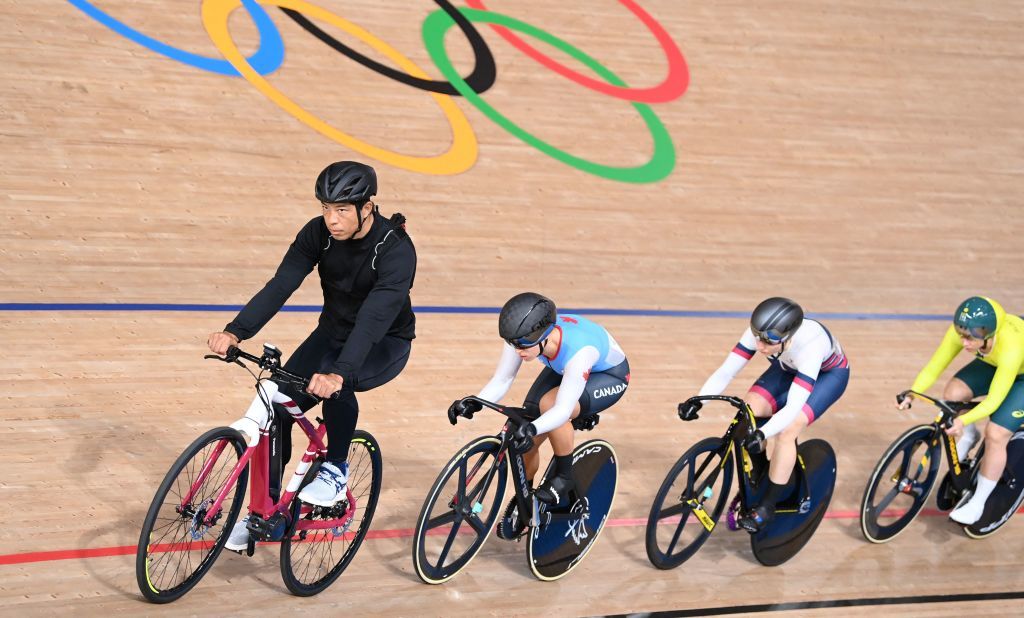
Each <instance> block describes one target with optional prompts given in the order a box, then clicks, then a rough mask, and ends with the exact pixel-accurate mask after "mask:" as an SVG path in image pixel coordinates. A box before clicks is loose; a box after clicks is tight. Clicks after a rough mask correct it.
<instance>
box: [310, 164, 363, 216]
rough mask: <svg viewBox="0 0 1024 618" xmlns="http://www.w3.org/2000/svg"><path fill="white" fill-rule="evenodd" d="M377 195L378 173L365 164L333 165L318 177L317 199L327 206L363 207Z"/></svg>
mask: <svg viewBox="0 0 1024 618" xmlns="http://www.w3.org/2000/svg"><path fill="white" fill-rule="evenodd" d="M374 195H377V173H376V172H374V171H373V168H372V167H370V166H369V165H366V164H364V163H356V162H355V161H338V162H337V163H331V164H330V165H328V166H327V167H325V168H324V171H322V172H320V175H319V176H317V177H316V199H318V200H320V201H321V202H323V203H325V204H355V205H357V206H362V205H363V204H365V203H366V201H367V200H369V199H370V198H371V197H373V196H374Z"/></svg>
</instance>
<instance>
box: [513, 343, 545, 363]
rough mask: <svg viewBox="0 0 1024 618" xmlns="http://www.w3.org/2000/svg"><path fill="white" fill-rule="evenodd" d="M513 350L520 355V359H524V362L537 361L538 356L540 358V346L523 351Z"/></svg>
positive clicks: (522, 349) (523, 349)
mask: <svg viewBox="0 0 1024 618" xmlns="http://www.w3.org/2000/svg"><path fill="white" fill-rule="evenodd" d="M513 349H514V350H515V351H516V354H518V355H519V358H521V359H523V360H524V361H532V360H533V359H535V358H537V357H538V356H540V344H537V345H535V346H531V347H529V348H521V349H520V348H513Z"/></svg>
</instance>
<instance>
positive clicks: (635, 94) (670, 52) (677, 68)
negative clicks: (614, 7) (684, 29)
mask: <svg viewBox="0 0 1024 618" xmlns="http://www.w3.org/2000/svg"><path fill="white" fill-rule="evenodd" d="M619 2H620V3H621V4H622V5H623V6H625V7H626V8H627V9H629V10H630V12H632V13H633V14H634V15H636V16H637V18H639V19H640V21H642V22H643V23H644V25H645V26H647V29H648V30H650V31H651V34H653V35H654V38H655V39H657V41H658V43H659V44H660V45H661V49H662V50H663V51H664V52H665V58H666V59H667V60H668V75H666V76H665V79H664V81H662V82H661V83H660V84H658V85H657V86H654V87H651V88H628V87H623V86H613V85H612V84H609V83H608V82H603V81H600V80H596V79H594V78H592V77H589V76H587V75H583V74H582V73H577V72H576V71H574V70H572V69H570V68H569V67H567V66H565V65H563V64H561V63H560V62H558V61H556V60H554V59H552V58H550V57H548V56H546V55H544V54H542V53H541V52H539V51H537V50H536V49H535V48H534V47H532V46H531V45H530V44H529V43H526V42H525V41H523V40H522V39H521V38H519V37H518V36H517V35H515V34H513V33H512V32H511V31H509V30H508V29H507V28H503V27H501V26H497V25H493V24H492V25H491V28H493V29H494V31H495V32H497V33H498V34H499V35H501V37H502V38H503V39H505V40H506V41H508V42H509V43H511V44H512V46H513V47H515V48H516V49H518V50H519V51H521V52H523V53H524V54H526V55H527V56H529V57H531V58H533V59H534V60H536V61H537V62H539V63H541V64H543V65H544V66H546V67H547V68H549V69H551V70H552V71H554V72H555V73H558V74H559V75H561V76H562V77H565V78H568V79H571V80H572V81H574V82H576V83H577V84H580V85H581V86H586V87H587V88H590V89H591V90H596V91H597V92H600V93H602V94H606V95H608V96H611V97H615V98H617V99H624V100H626V101H635V102H638V103H664V102H666V101H671V100H673V99H676V98H678V97H680V96H682V94H683V93H684V92H686V88H687V87H688V86H689V85H690V69H689V67H687V66H686V60H685V59H684V58H683V53H682V52H681V51H679V47H678V46H677V45H676V44H675V42H674V41H673V40H672V37H670V36H669V35H668V33H667V32H665V29H664V28H662V27H661V24H659V23H658V22H657V21H655V19H654V18H653V17H651V16H650V14H648V13H647V12H646V11H644V10H643V9H642V8H640V6H639V5H637V4H636V2H634V1H633V0H619ZM466 6H469V7H471V8H474V9H480V10H482V11H489V10H490V9H488V8H487V7H486V6H484V3H483V2H482V0H466Z"/></svg>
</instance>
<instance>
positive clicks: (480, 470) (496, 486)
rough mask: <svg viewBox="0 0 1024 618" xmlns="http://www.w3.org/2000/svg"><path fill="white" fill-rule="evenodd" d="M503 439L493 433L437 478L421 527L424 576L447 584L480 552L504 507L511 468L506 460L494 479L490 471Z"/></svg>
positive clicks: (418, 533)
mask: <svg viewBox="0 0 1024 618" xmlns="http://www.w3.org/2000/svg"><path fill="white" fill-rule="evenodd" d="M499 446H500V442H499V441H498V440H497V439H496V438H487V439H485V440H484V441H481V442H477V443H476V444H474V445H472V446H471V447H469V448H468V449H466V450H464V451H463V452H462V453H460V454H459V455H458V456H456V458H454V459H453V460H452V461H451V462H450V463H449V465H448V466H447V467H446V468H445V471H444V472H442V475H441V477H439V478H438V480H437V481H435V483H434V486H433V488H432V490H431V493H430V495H429V496H428V498H427V502H426V503H425V504H424V505H423V511H422V512H421V513H420V518H419V523H418V525H417V529H416V547H415V548H414V550H415V557H416V567H417V573H418V574H419V575H420V578H421V579H423V580H424V581H427V582H429V583H441V582H442V581H445V580H447V579H449V578H451V577H452V576H453V575H455V574H456V573H457V572H459V571H460V570H461V569H463V568H464V567H465V566H466V565H467V564H469V562H470V561H471V560H472V559H473V557H474V556H476V554H477V552H479V550H480V549H481V548H482V547H483V544H484V543H485V542H486V541H487V538H488V537H489V536H490V531H491V529H492V528H493V527H494V523H495V521H496V520H497V518H498V515H499V512H500V510H501V505H500V502H501V499H502V497H503V494H504V489H505V481H506V474H507V469H506V468H505V465H504V462H501V463H500V464H499V466H498V469H497V470H496V471H495V474H494V476H493V477H492V478H491V480H490V482H485V480H486V476H487V472H488V470H489V469H490V467H491V465H492V464H493V462H494V456H495V454H496V452H497V451H498V448H499Z"/></svg>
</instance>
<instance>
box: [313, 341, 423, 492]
mask: <svg viewBox="0 0 1024 618" xmlns="http://www.w3.org/2000/svg"><path fill="white" fill-rule="evenodd" d="M411 348H412V346H411V342H410V341H409V340H408V339H401V338H399V337H384V338H383V339H381V340H380V341H379V342H378V343H377V344H376V345H374V346H373V348H371V349H370V352H369V353H368V354H367V356H366V360H365V361H364V362H363V364H362V366H361V367H360V368H359V369H358V370H357V371H356V372H355V373H354V374H353V375H351V376H349V377H348V379H347V380H346V382H345V384H344V385H343V386H342V389H341V394H340V395H339V397H338V398H337V399H325V400H324V402H323V412H324V424H325V425H326V428H327V457H326V461H325V462H324V465H323V466H322V467H321V473H320V474H318V475H317V478H316V480H315V481H314V482H312V483H310V484H309V485H307V486H306V487H305V488H304V489H303V491H302V493H301V494H300V495H299V498H300V499H302V500H304V501H306V502H311V503H313V504H320V505H322V506H328V505H330V504H333V503H336V502H337V501H338V500H341V499H342V498H344V497H345V485H346V483H347V481H348V478H347V477H348V461H347V460H348V451H349V446H350V444H351V443H352V436H353V435H354V434H355V431H356V424H357V422H358V420H359V401H358V400H357V399H356V392H357V391H358V392H363V391H368V390H371V389H374V388H377V387H378V386H381V385H383V384H386V383H388V382H390V381H391V380H393V379H394V378H395V377H396V376H398V374H399V373H401V372H402V369H404V368H405V365H406V363H407V362H408V360H409V353H410V351H411ZM340 351H341V349H340V348H336V349H332V350H329V352H328V354H327V355H325V356H323V357H322V358H321V360H320V365H319V367H318V368H317V370H316V371H317V372H320V373H330V372H331V371H332V369H331V365H332V364H333V363H334V361H335V360H336V359H337V355H338V354H339V353H340Z"/></svg>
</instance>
